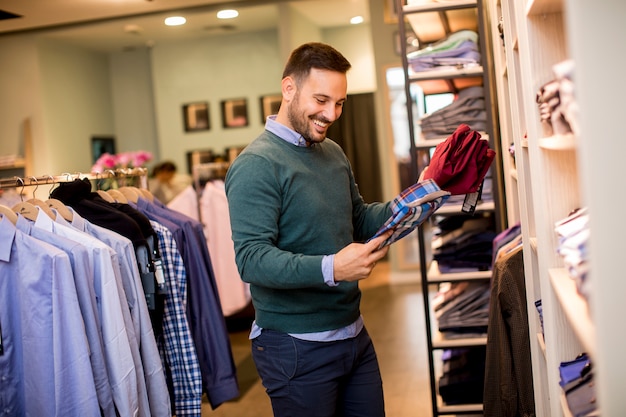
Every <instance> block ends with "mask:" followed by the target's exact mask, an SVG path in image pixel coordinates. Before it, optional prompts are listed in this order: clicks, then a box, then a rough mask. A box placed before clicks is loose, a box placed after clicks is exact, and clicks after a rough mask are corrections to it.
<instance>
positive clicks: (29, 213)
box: [11, 201, 39, 221]
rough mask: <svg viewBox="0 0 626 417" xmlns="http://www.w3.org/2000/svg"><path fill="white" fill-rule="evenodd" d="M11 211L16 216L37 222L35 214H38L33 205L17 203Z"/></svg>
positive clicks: (24, 202) (23, 202)
mask: <svg viewBox="0 0 626 417" xmlns="http://www.w3.org/2000/svg"><path fill="white" fill-rule="evenodd" d="M11 209H12V210H13V211H14V212H15V213H18V214H21V215H22V216H24V217H26V218H27V219H28V220H32V221H35V220H37V214H39V209H38V208H37V206H35V205H34V204H31V203H29V202H27V201H22V202H20V203H17V204H16V205H14V206H13V207H11Z"/></svg>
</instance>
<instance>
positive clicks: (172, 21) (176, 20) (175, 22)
mask: <svg viewBox="0 0 626 417" xmlns="http://www.w3.org/2000/svg"><path fill="white" fill-rule="evenodd" d="M186 22H187V19H185V18H184V17H182V16H170V17H168V18H166V19H165V24H166V25H167V26H180V25H184V24H185V23H186Z"/></svg>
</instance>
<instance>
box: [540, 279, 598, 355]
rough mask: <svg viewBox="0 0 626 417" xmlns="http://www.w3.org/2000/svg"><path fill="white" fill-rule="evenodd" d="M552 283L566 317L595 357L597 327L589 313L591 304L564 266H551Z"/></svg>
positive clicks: (582, 342) (589, 352)
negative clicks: (582, 294) (579, 290)
mask: <svg viewBox="0 0 626 417" xmlns="http://www.w3.org/2000/svg"><path fill="white" fill-rule="evenodd" d="M549 274H550V283H551V284H552V288H553V289H554V294H555V295H556V298H557V300H558V301H559V303H560V306H561V308H562V309H563V312H564V313H565V317H566V318H567V321H568V322H569V324H570V326H571V327H572V329H573V330H574V333H575V334H576V336H577V337H578V340H579V341H580V343H581V344H582V345H583V347H584V348H585V351H586V352H587V353H588V354H589V355H590V356H591V357H594V355H595V351H596V346H595V342H594V341H595V339H596V329H595V326H594V325H593V322H592V321H591V316H590V314H589V304H588V303H587V300H585V299H584V298H583V297H582V296H581V295H580V293H579V292H578V290H577V288H576V282H575V281H574V280H573V279H572V278H571V277H570V276H569V274H568V273H567V270H565V269H563V268H550V270H549Z"/></svg>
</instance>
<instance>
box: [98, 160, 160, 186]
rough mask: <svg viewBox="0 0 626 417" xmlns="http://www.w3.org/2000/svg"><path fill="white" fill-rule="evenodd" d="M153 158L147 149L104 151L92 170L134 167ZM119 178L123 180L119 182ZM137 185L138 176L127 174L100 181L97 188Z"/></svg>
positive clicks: (102, 170) (100, 170) (114, 169)
mask: <svg viewBox="0 0 626 417" xmlns="http://www.w3.org/2000/svg"><path fill="white" fill-rule="evenodd" d="M151 159H152V154H151V153H150V152H147V151H130V152H121V153H117V154H110V153H106V152H105V153H103V154H102V155H100V157H99V158H98V160H97V161H96V163H95V164H94V165H93V166H92V167H91V172H97V173H104V172H106V171H109V170H113V171H116V170H119V169H132V168H140V167H143V166H144V164H145V163H146V162H148V161H150V160H151ZM118 180H120V181H122V182H121V183H118ZM122 185H128V186H133V185H134V186H137V185H138V177H132V178H126V176H125V175H123V176H122V177H118V176H117V175H116V176H114V177H112V178H106V179H103V180H101V181H98V185H97V188H98V189H100V190H105V191H106V190H109V189H116V188H118V187H119V186H122Z"/></svg>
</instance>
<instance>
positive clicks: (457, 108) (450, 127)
mask: <svg viewBox="0 0 626 417" xmlns="http://www.w3.org/2000/svg"><path fill="white" fill-rule="evenodd" d="M419 124H420V129H421V131H422V135H424V138H426V139H433V138H438V137H441V136H446V135H450V134H452V133H454V131H455V130H456V129H457V128H458V126H459V125H461V124H464V125H467V126H469V127H470V128H471V129H472V130H477V131H485V130H486V128H487V111H486V110H485V91H484V88H483V86H480V85H478V86H472V87H467V88H464V89H462V90H460V91H459V92H458V94H457V95H456V98H455V99H454V101H453V102H452V103H450V104H449V105H447V106H445V107H443V108H441V109H439V110H437V111H435V112H433V113H430V114H427V115H425V116H423V117H422V118H421V119H420V121H419Z"/></svg>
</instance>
